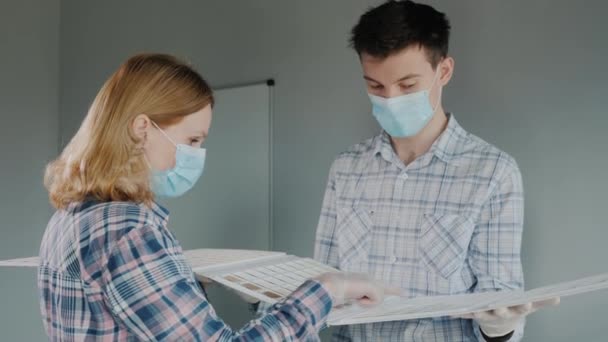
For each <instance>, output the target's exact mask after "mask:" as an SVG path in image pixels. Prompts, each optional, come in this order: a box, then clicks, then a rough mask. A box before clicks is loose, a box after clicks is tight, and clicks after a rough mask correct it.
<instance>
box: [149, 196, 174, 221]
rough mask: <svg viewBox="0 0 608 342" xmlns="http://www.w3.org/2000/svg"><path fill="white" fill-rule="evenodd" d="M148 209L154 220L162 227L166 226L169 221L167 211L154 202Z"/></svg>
mask: <svg viewBox="0 0 608 342" xmlns="http://www.w3.org/2000/svg"><path fill="white" fill-rule="evenodd" d="M148 209H149V210H151V211H152V214H153V216H154V219H156V220H158V221H159V222H160V223H161V224H162V225H166V224H167V221H169V210H167V209H166V208H165V207H163V206H162V205H160V204H159V203H158V202H156V201H152V203H151V204H150V206H148Z"/></svg>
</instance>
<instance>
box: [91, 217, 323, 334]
mask: <svg viewBox="0 0 608 342" xmlns="http://www.w3.org/2000/svg"><path fill="white" fill-rule="evenodd" d="M164 241H165V240H164V237H163V236H162V233H161V232H159V231H158V230H156V229H154V228H152V227H141V228H136V229H132V230H131V231H130V232H129V233H128V234H126V235H124V236H123V237H122V238H121V239H120V241H119V242H118V243H117V244H116V245H115V247H114V248H113V249H112V251H111V253H110V255H109V256H108V261H107V267H106V269H105V270H104V271H103V272H104V274H103V277H102V278H103V284H102V288H103V296H104V301H105V302H106V305H108V307H109V309H110V311H111V312H112V314H113V315H114V319H115V320H116V321H117V322H118V324H120V325H123V326H124V327H126V329H128V331H129V332H130V333H132V334H133V335H135V336H136V337H137V338H138V339H139V340H145V341H150V340H155V341H169V340H171V341H175V340H186V341H211V340H213V341H251V340H268V341H293V340H318V330H319V329H320V328H321V327H322V326H323V324H324V322H325V320H326V317H327V315H328V313H329V311H330V309H331V299H330V297H329V294H328V293H327V292H326V290H325V289H324V288H323V287H322V286H321V284H319V283H318V282H315V281H309V282H307V283H305V284H303V285H302V286H301V287H300V288H298V289H297V290H296V291H295V292H294V293H293V294H292V295H291V296H290V297H288V298H287V299H285V300H284V301H283V302H281V303H278V304H276V305H274V306H273V307H272V308H271V309H270V310H269V311H268V312H267V313H266V314H265V315H264V316H262V317H259V318H258V319H256V320H254V321H251V322H249V323H248V324H247V325H245V327H243V328H242V329H241V330H239V331H233V330H231V329H230V327H228V326H227V325H226V324H225V323H224V322H223V321H222V320H221V319H220V318H219V317H217V315H216V313H215V311H214V310H213V307H212V306H211V305H210V304H209V302H208V301H207V299H206V297H205V295H204V294H203V293H202V292H201V290H200V289H199V287H198V286H197V284H196V281H195V279H194V277H193V276H192V270H191V269H190V266H189V265H188V264H187V262H186V261H185V259H184V257H183V254H181V249H176V248H173V247H172V246H167V245H165V244H164V243H163V242H164Z"/></svg>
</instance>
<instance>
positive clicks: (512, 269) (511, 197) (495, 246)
mask: <svg viewBox="0 0 608 342" xmlns="http://www.w3.org/2000/svg"><path fill="white" fill-rule="evenodd" d="M501 178H502V179H501V180H500V181H499V183H498V184H497V186H496V189H495V191H494V192H493V194H492V196H491V197H490V198H489V200H488V201H487V203H485V205H484V206H483V208H482V210H481V215H480V219H479V222H478V224H477V226H476V227H475V231H474V232H473V237H472V239H471V244H470V248H469V257H468V259H469V264H470V266H471V268H472V269H473V272H474V273H475V276H476V278H477V283H476V285H475V288H474V292H488V291H500V290H514V289H521V288H523V287H524V276H523V270H522V264H521V240H522V233H523V218H524V196H523V186H522V180H521V173H520V172H519V169H518V168H517V167H512V168H511V169H510V170H508V171H507V172H505V175H504V176H503V177H501ZM473 328H474V331H475V334H476V335H477V339H478V340H479V341H485V339H484V338H483V337H482V335H481V333H480V332H479V326H478V324H477V323H476V322H475V321H473ZM523 329H524V324H523V323H522V324H521V326H520V327H518V328H517V329H516V331H515V334H514V335H513V337H512V338H511V339H510V341H519V340H521V338H522V337H523Z"/></svg>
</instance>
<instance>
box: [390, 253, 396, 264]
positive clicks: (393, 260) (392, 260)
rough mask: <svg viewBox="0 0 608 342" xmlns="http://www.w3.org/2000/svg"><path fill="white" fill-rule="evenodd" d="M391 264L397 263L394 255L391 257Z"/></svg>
mask: <svg viewBox="0 0 608 342" xmlns="http://www.w3.org/2000/svg"><path fill="white" fill-rule="evenodd" d="M391 262H392V263H393V264H394V263H396V262H397V257H396V256H394V255H393V256H392V257H391Z"/></svg>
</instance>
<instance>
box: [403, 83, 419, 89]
mask: <svg viewBox="0 0 608 342" xmlns="http://www.w3.org/2000/svg"><path fill="white" fill-rule="evenodd" d="M415 85H416V84H415V83H412V84H401V89H405V90H409V89H412V88H414V86H415Z"/></svg>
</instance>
